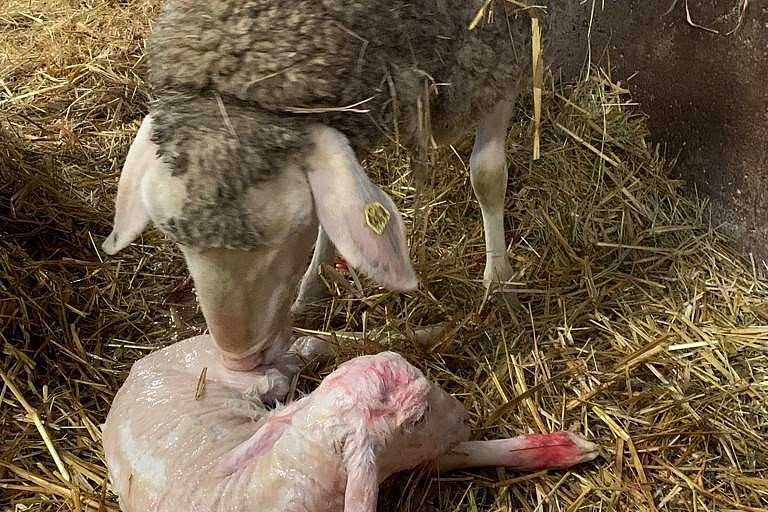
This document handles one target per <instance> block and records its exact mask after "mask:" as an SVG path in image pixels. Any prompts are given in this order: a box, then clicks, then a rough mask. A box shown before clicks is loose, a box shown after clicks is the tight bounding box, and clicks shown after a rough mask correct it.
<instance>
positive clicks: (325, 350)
mask: <svg viewBox="0 0 768 512" xmlns="http://www.w3.org/2000/svg"><path fill="white" fill-rule="evenodd" d="M290 351H291V352H292V353H294V354H296V355H298V356H299V357H301V358H302V359H304V360H305V361H311V360H313V359H319V360H324V359H331V358H332V357H334V356H335V355H336V353H335V352H334V350H333V346H332V345H331V344H330V343H328V342H327V341H325V340H324V339H322V338H318V337H317V336H300V337H298V338H296V340H295V341H294V342H293V345H292V346H291V349H290Z"/></svg>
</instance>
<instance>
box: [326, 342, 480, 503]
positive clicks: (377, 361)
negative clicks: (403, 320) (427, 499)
mask: <svg viewBox="0 0 768 512" xmlns="http://www.w3.org/2000/svg"><path fill="white" fill-rule="evenodd" d="M312 395H313V403H314V404H316V406H317V409H316V410H317V411H318V413H319V414H326V415H327V411H333V412H334V414H337V415H338V420H337V421H338V423H339V424H340V425H341V427H340V428H341V429H342V435H341V437H342V439H343V444H342V446H343V447H342V453H343V457H344V462H345V464H346V467H347V489H346V494H345V510H363V511H369V510H370V511H373V510H375V504H376V499H377V495H378V484H379V482H380V481H382V480H384V479H385V478H386V477H388V476H389V475H391V474H393V473H395V472H397V471H401V470H405V469H409V468H413V467H416V466H418V465H420V464H422V463H424V462H427V461H430V460H433V459H435V458H437V457H438V456H439V455H441V454H442V453H444V452H446V451H448V450H449V449H450V448H451V447H453V446H454V445H456V444H457V443H459V442H462V441H465V440H466V439H467V438H468V437H469V428H468V427H467V426H466V425H465V419H466V411H465V409H464V407H463V406H462V405H461V403H460V402H459V401H458V400H456V399H455V398H454V397H452V396H451V395H449V394H448V393H446V392H445V391H443V390H442V389H441V388H440V387H439V386H437V385H436V384H433V383H431V382H430V381H429V380H427V378H426V377H425V376H424V375H423V374H422V373H421V371H419V370H418V369H417V368H415V367H414V366H412V365H411V364H410V363H408V362H407V361H406V360H405V359H404V358H403V357H402V356H400V355H398V354H396V353H394V352H383V353H380V354H376V355H373V356H363V357H358V358H355V359H353V360H351V361H348V362H346V363H344V364H342V365H341V366H340V367H339V368H338V369H337V370H336V371H335V372H334V373H333V374H331V375H330V376H329V377H327V378H326V379H325V380H324V381H323V382H322V384H320V386H319V387H318V388H317V390H315V392H313V394H312ZM321 411H325V412H321Z"/></svg>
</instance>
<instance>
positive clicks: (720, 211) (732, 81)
mask: <svg viewBox="0 0 768 512" xmlns="http://www.w3.org/2000/svg"><path fill="white" fill-rule="evenodd" d="M595 3H596V6H595V16H594V22H593V24H592V34H591V48H592V56H593V61H598V62H601V63H602V64H605V62H606V61H605V59H604V58H603V60H602V61H601V60H600V59H601V56H604V55H606V53H605V50H607V51H608V53H607V55H608V56H609V58H610V62H611V66H612V69H613V73H612V76H613V78H614V79H615V80H621V81H622V83H624V84H627V85H628V87H629V89H630V90H631V91H632V94H633V97H634V99H636V100H638V101H639V102H640V103H641V105H642V109H643V111H644V112H646V113H647V114H648V115H649V116H650V129H651V134H652V137H653V138H654V140H655V141H657V142H661V143H665V144H667V147H668V150H669V153H668V154H670V155H673V154H675V153H677V151H680V159H679V164H678V171H679V172H680V174H681V175H682V176H683V177H685V178H686V179H687V180H688V181H689V182H690V183H691V184H695V185H696V186H697V188H698V190H699V191H701V192H703V193H705V194H708V195H709V196H710V197H711V200H712V203H713V213H714V216H715V218H714V220H715V222H718V223H720V222H721V223H724V228H725V230H726V231H727V232H728V233H729V234H730V235H732V236H733V237H734V238H735V239H736V242H737V245H738V246H739V247H740V248H741V249H742V250H743V251H744V252H750V251H751V252H753V254H754V255H755V257H756V258H760V259H762V260H764V261H768V2H766V1H765V0H757V1H755V0H750V1H749V2H748V9H747V10H746V13H745V14H744V16H743V19H742V21H741V26H740V28H738V29H736V27H737V25H738V23H739V17H740V16H741V10H740V8H741V3H742V1H741V0H709V1H702V0H688V2H687V6H688V11H689V12H690V16H691V19H692V21H693V22H694V23H696V24H699V25H702V26H705V27H707V28H709V29H712V30H716V31H718V33H712V32H710V31H708V30H704V29H702V28H696V27H693V26H691V24H689V23H688V22H687V21H686V1H685V0H677V2H675V1H674V0H624V1H622V0H618V1H617V0H605V1H604V8H603V9H602V10H601V8H600V6H601V3H602V0H596V2H595ZM673 4H674V6H673ZM670 7H672V9H671V10H670ZM667 11H669V12H668V13H667ZM665 13H666V14H665ZM588 24H589V22H588V20H587V19H584V20H580V22H579V23H578V24H577V26H578V27H579V29H578V30H577V31H575V32H574V33H573V35H572V37H573V38H574V54H573V59H572V61H570V62H566V63H563V65H564V68H565V69H564V75H565V76H569V75H570V76H573V74H574V73H575V72H578V69H579V68H580V67H581V65H582V63H583V56H584V51H585V46H584V43H585V41H586V28H587V26H588ZM734 29H736V30H735V32H733V33H731V34H730V35H728V34H727V33H728V32H731V31H733V30H734ZM632 75H635V76H634V77H633V78H632V79H631V80H630V81H629V82H626V79H627V78H628V77H630V76H632Z"/></svg>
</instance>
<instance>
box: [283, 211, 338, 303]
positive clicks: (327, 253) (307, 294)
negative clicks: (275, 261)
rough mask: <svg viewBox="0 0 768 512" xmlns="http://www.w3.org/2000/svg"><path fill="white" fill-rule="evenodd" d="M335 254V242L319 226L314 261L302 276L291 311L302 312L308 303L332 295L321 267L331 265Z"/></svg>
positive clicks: (313, 255)
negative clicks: (324, 279)
mask: <svg viewBox="0 0 768 512" xmlns="http://www.w3.org/2000/svg"><path fill="white" fill-rule="evenodd" d="M334 256H335V250H334V247H333V242H331V240H330V239H329V238H328V235H326V234H325V231H323V228H322V226H318V231H317V240H316V241H315V252H314V253H313V254H312V261H311V262H310V264H309V269H307V272H306V273H305V274H304V277H302V278H301V284H300V285H299V293H298V296H297V297H296V300H295V301H294V303H293V306H292V307H291V312H292V313H294V314H300V313H302V312H303V311H304V309H305V308H306V307H307V305H309V304H312V303H313V302H317V301H320V300H322V299H325V298H327V297H329V296H330V293H329V291H328V287H327V286H326V285H325V283H324V282H323V279H322V278H321V277H320V269H321V268H322V266H323V265H331V264H332V263H333V258H334Z"/></svg>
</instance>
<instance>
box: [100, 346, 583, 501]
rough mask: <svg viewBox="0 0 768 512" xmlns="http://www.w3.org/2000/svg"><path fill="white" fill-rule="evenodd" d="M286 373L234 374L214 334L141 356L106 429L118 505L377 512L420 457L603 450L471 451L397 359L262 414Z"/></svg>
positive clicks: (449, 413) (482, 458) (450, 463)
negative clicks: (392, 484) (386, 483)
mask: <svg viewBox="0 0 768 512" xmlns="http://www.w3.org/2000/svg"><path fill="white" fill-rule="evenodd" d="M204 368H205V369H206V374H205V378H204V379H201V377H200V376H201V373H202V372H203V369H204ZM290 373H291V372H290V371H286V370H283V371H282V372H281V370H280V369H279V368H278V367H269V368H267V367H262V368H258V369H256V370H253V371H251V372H236V371H230V370H227V369H225V368H224V367H223V366H222V365H221V363H220V359H219V356H218V353H217V352H216V349H215V346H214V344H213V342H212V340H211V338H210V337H208V336H199V337H195V338H191V339H188V340H185V341H182V342H179V343H176V344H174V345H172V346H170V347H167V348H165V349H163V350H160V351H157V352H155V353H153V354H150V355H149V356H147V357H145V358H143V359H141V360H139V361H137V362H136V363H135V365H134V366H133V368H132V369H131V372H130V375H129V377H128V379H127V381H126V382H125V384H124V385H123V387H122V388H121V389H120V390H119V391H118V393H117V395H116V397H115V401H114V403H113V405H112V409H111V410H110V412H109V415H108V416H107V420H106V423H105V424H104V426H103V433H104V435H103V437H104V451H105V454H106V459H107V465H108V468H109V472H110V478H111V481H112V485H113V487H114V489H115V491H116V492H117V494H118V496H119V499H120V506H121V508H122V509H123V510H125V511H126V512H134V511H169V512H170V511H174V512H176V511H179V510H190V511H191V510H194V511H205V512H209V511H210V512H212V511H257V510H258V511H259V512H270V511H274V512H290V511H303V512H312V511H317V512H320V511H337V510H338V511H341V510H347V511H348V512H350V511H353V510H354V511H364V512H373V511H374V510H375V507H376V498H377V494H378V484H379V482H381V481H382V480H384V479H385V478H386V477H388V476H389V475H391V474H393V473H395V472H397V471H402V470H405V469H409V468H413V467H416V466H418V465H420V464H423V463H426V462H430V461H433V467H435V468H438V469H454V468H459V467H468V466H478V465H479V466H483V465H485V466H487V465H507V466H511V467H518V468H521V469H535V468H539V467H565V466H569V465H572V464H575V463H578V462H582V461H585V460H591V459H592V458H594V457H595V455H596V454H597V447H596V446H595V445H593V444H592V443H589V442H587V441H584V440H582V439H580V438H578V437H577V436H575V435H572V434H567V433H556V434H553V435H551V436H533V437H530V438H528V437H521V438H515V439H508V440H500V441H493V442H489V443H501V444H496V445H491V444H486V442H482V441H480V442H474V443H472V442H468V443H463V441H466V440H467V439H468V437H469V430H468V428H467V427H466V426H465V417H466V412H465V410H464V408H463V406H462V405H461V404H460V403H459V402H458V401H457V400H456V399H455V398H453V397H451V396H450V395H448V394H447V393H446V392H444V391H443V390H442V389H440V388H439V387H438V386H436V385H435V384H432V383H430V382H429V381H428V380H427V379H426V378H425V377H424V376H423V375H422V374H421V372H420V371H419V370H418V369H416V368H415V367H413V366H412V365H410V364H409V363H408V362H406V361H405V360H404V359H403V358H402V357H401V356H399V355H397V354H395V353H392V352H384V353H381V354H377V355H374V356H363V357H358V358H356V359H353V360H351V361H348V362H347V363H345V364H342V365H341V366H340V367H339V368H338V369H337V370H336V371H335V372H333V373H332V374H331V375H329V376H328V377H327V378H326V379H325V380H324V381H323V382H322V383H321V384H320V386H318V388H317V389H316V390H315V391H313V392H312V393H311V394H310V395H308V396H306V397H304V398H302V399H300V400H298V401H296V402H293V403H291V404H290V405H287V406H285V407H282V408H277V409H275V410H272V411H268V410H267V409H266V408H265V406H264V403H263V401H267V400H274V399H280V398H282V397H283V396H284V394H285V392H286V390H287V388H288V386H287V384H288V382H289V379H290ZM201 380H204V384H203V385H200V381H201ZM459 443H461V444H460V445H459ZM457 445H459V446H457ZM521 453H522V454H526V455H524V456H523V457H522V458H521V457H520V454H521ZM547 454H549V455H547ZM553 454H554V455H553Z"/></svg>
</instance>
